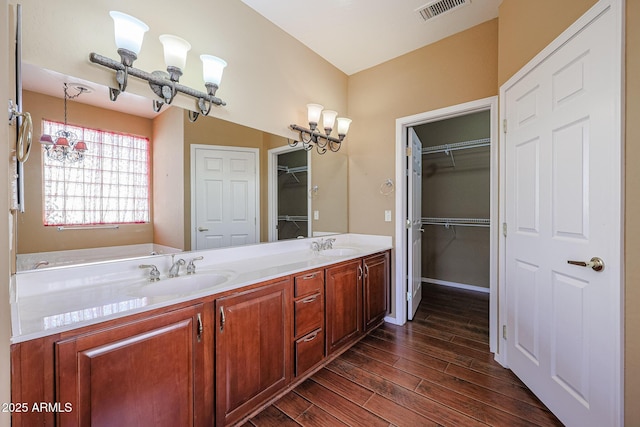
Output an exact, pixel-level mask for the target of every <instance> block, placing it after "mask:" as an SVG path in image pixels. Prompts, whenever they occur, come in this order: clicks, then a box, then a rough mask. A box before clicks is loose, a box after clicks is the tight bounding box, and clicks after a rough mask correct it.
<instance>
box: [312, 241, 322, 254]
mask: <svg viewBox="0 0 640 427" xmlns="http://www.w3.org/2000/svg"><path fill="white" fill-rule="evenodd" d="M322 244H323V243H322V239H321V240H320V241H317V240H314V241H313V242H311V250H312V251H313V252H316V253H318V252H320V249H322Z"/></svg>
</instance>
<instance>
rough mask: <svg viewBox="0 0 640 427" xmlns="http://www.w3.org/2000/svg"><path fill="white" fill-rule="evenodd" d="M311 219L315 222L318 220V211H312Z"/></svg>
mask: <svg viewBox="0 0 640 427" xmlns="http://www.w3.org/2000/svg"><path fill="white" fill-rule="evenodd" d="M313 219H315V220H316V221H317V220H319V219H320V211H313Z"/></svg>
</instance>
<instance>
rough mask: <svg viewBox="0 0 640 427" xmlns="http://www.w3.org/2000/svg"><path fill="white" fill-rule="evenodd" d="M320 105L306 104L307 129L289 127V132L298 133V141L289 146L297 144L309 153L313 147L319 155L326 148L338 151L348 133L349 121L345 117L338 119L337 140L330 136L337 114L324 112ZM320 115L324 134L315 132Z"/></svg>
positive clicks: (290, 143)
mask: <svg viewBox="0 0 640 427" xmlns="http://www.w3.org/2000/svg"><path fill="white" fill-rule="evenodd" d="M323 108H324V107H323V106H322V105H320V104H307V118H308V120H309V129H307V128H305V127H302V126H298V125H296V124H293V125H290V126H289V128H290V129H291V130H295V131H297V132H299V133H300V141H293V142H289V146H291V147H295V146H296V145H298V143H299V142H302V145H303V147H304V149H305V150H307V151H309V150H311V149H313V146H314V145H315V147H316V149H317V150H318V153H319V154H324V153H326V152H327V148H329V150H331V151H334V152H335V151H338V150H339V149H340V146H341V145H342V141H343V140H344V138H345V136H347V132H348V131H349V125H350V124H351V119H347V118H346V117H338V118H337V121H338V138H335V137H333V136H331V131H332V130H333V126H334V124H335V122H336V116H337V115H338V113H337V112H335V111H332V110H324V111H323ZM320 114H322V127H323V128H324V134H322V133H321V132H319V131H318V130H317V128H318V122H319V121H320Z"/></svg>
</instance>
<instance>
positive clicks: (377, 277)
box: [362, 251, 391, 332]
mask: <svg viewBox="0 0 640 427" xmlns="http://www.w3.org/2000/svg"><path fill="white" fill-rule="evenodd" d="M389 255H390V254H389V251H387V252H381V253H378V254H375V255H371V256H368V257H365V258H363V260H362V268H363V270H364V272H363V273H364V283H363V291H364V295H363V297H364V307H363V311H364V313H363V314H364V330H365V332H367V331H369V330H370V329H371V328H373V327H375V326H377V325H378V324H380V322H382V320H383V319H384V316H386V314H387V313H388V312H389V291H390V289H389V287H390V285H391V268H390V260H389Z"/></svg>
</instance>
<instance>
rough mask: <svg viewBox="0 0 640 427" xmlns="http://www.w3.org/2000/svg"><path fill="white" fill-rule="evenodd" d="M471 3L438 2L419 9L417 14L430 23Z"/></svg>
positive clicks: (453, 0)
mask: <svg viewBox="0 0 640 427" xmlns="http://www.w3.org/2000/svg"><path fill="white" fill-rule="evenodd" d="M470 3H471V0H437V1H432V2H429V3H427V4H425V5H424V6H421V7H419V8H417V9H416V12H418V13H419V14H420V16H421V17H422V19H424V20H425V21H428V20H429V19H431V18H435V17H436V16H440V15H443V14H445V13H447V12H451V11H452V10H455V9H458V8H461V7H462V6H466V5H468V4H470Z"/></svg>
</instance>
